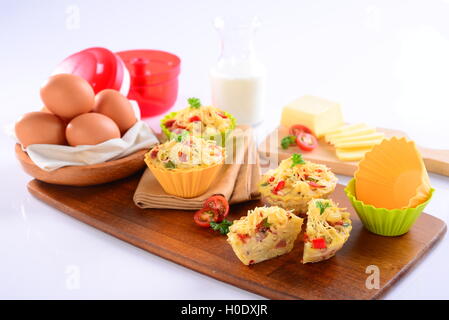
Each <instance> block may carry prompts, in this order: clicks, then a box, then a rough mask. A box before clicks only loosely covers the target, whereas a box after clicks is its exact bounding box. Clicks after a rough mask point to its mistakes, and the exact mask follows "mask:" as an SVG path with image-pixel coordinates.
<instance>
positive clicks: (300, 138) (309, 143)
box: [296, 132, 318, 151]
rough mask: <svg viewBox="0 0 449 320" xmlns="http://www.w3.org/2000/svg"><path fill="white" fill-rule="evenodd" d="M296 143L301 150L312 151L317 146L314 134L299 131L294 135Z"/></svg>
mask: <svg viewBox="0 0 449 320" xmlns="http://www.w3.org/2000/svg"><path fill="white" fill-rule="evenodd" d="M296 144H297V145H298V147H299V148H300V149H301V150H304V151H312V150H313V149H315V148H316V147H317V146H318V141H317V139H316V138H315V136H314V135H312V134H310V133H307V132H301V133H299V134H298V135H297V136H296Z"/></svg>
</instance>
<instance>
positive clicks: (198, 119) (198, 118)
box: [189, 116, 201, 122]
mask: <svg viewBox="0 0 449 320" xmlns="http://www.w3.org/2000/svg"><path fill="white" fill-rule="evenodd" d="M196 121H201V118H200V117H198V116H193V117H190V118H189V122H196Z"/></svg>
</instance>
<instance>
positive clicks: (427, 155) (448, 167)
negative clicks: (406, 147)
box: [419, 147, 449, 176]
mask: <svg viewBox="0 0 449 320" xmlns="http://www.w3.org/2000/svg"><path fill="white" fill-rule="evenodd" d="M419 149H420V151H421V154H422V157H423V159H424V163H425V165H426V168H427V171H430V172H434V173H438V174H442V175H444V176H449V150H442V149H430V148H421V147H420V148H419Z"/></svg>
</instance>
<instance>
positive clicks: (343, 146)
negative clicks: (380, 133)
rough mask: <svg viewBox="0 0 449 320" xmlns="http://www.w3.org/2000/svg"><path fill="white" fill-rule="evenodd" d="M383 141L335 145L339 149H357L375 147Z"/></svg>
mask: <svg viewBox="0 0 449 320" xmlns="http://www.w3.org/2000/svg"><path fill="white" fill-rule="evenodd" d="M382 140H383V138H380V139H370V140H361V141H349V142H337V143H335V147H336V148H338V149H357V148H363V147H374V146H375V145H376V144H379V143H380V142H381V141H382Z"/></svg>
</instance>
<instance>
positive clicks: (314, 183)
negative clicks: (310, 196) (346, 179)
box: [307, 181, 326, 188]
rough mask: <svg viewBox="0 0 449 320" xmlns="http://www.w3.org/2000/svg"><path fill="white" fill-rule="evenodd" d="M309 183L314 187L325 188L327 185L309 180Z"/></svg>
mask: <svg viewBox="0 0 449 320" xmlns="http://www.w3.org/2000/svg"><path fill="white" fill-rule="evenodd" d="M307 183H308V184H309V186H311V187H312V188H325V187H326V186H322V185H320V184H318V183H316V182H315V181H307Z"/></svg>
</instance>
